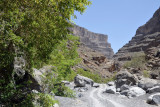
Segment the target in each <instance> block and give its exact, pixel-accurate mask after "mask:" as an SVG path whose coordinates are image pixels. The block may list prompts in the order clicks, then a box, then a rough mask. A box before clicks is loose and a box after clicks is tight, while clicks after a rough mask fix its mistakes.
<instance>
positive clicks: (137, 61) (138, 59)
mask: <svg viewBox="0 0 160 107" xmlns="http://www.w3.org/2000/svg"><path fill="white" fill-rule="evenodd" d="M145 63H146V60H145V54H144V53H137V54H135V55H133V57H132V59H131V61H127V62H126V63H124V65H123V67H124V68H128V67H132V68H140V69H144V68H145Z"/></svg>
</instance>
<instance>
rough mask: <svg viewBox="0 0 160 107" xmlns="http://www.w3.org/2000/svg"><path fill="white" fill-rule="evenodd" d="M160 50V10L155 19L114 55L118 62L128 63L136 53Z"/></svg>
mask: <svg viewBox="0 0 160 107" xmlns="http://www.w3.org/2000/svg"><path fill="white" fill-rule="evenodd" d="M153 47H155V48H156V49H158V48H160V8H159V9H158V10H157V11H156V12H155V13H154V15H153V17H152V18H151V19H150V20H149V21H148V22H147V23H146V24H145V25H143V26H141V27H139V28H138V30H137V31H136V35H135V36H134V37H133V38H132V39H131V40H130V41H129V43H127V44H126V45H124V46H123V47H122V48H121V49H119V51H118V52H117V53H116V54H115V55H114V58H115V59H116V60H118V61H128V60H130V59H131V57H132V56H133V55H135V53H137V52H138V53H141V52H144V53H146V52H147V50H148V49H149V48H152V49H155V48H153Z"/></svg>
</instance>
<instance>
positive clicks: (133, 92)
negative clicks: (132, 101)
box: [128, 87, 146, 97]
mask: <svg viewBox="0 0 160 107" xmlns="http://www.w3.org/2000/svg"><path fill="white" fill-rule="evenodd" d="M144 94H146V92H145V91H144V90H143V89H142V88H139V87H131V88H130V89H129V91H128V97H138V96H141V95H144Z"/></svg>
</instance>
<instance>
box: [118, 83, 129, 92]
mask: <svg viewBox="0 0 160 107" xmlns="http://www.w3.org/2000/svg"><path fill="white" fill-rule="evenodd" d="M124 90H129V86H128V85H126V84H124V85H122V86H121V87H120V91H124Z"/></svg>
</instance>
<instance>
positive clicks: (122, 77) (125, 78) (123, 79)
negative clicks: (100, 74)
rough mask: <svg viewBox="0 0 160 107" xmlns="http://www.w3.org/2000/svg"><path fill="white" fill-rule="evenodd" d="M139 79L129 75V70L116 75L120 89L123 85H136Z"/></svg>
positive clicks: (117, 85)
mask: <svg viewBox="0 0 160 107" xmlns="http://www.w3.org/2000/svg"><path fill="white" fill-rule="evenodd" d="M137 81H138V80H137V78H136V77H135V76H134V75H132V74H131V73H129V72H128V71H127V70H122V71H120V72H118V73H117V75H116V82H115V83H116V88H120V87H121V86H122V85H124V84H126V85H129V86H133V85H136V83H137Z"/></svg>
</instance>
